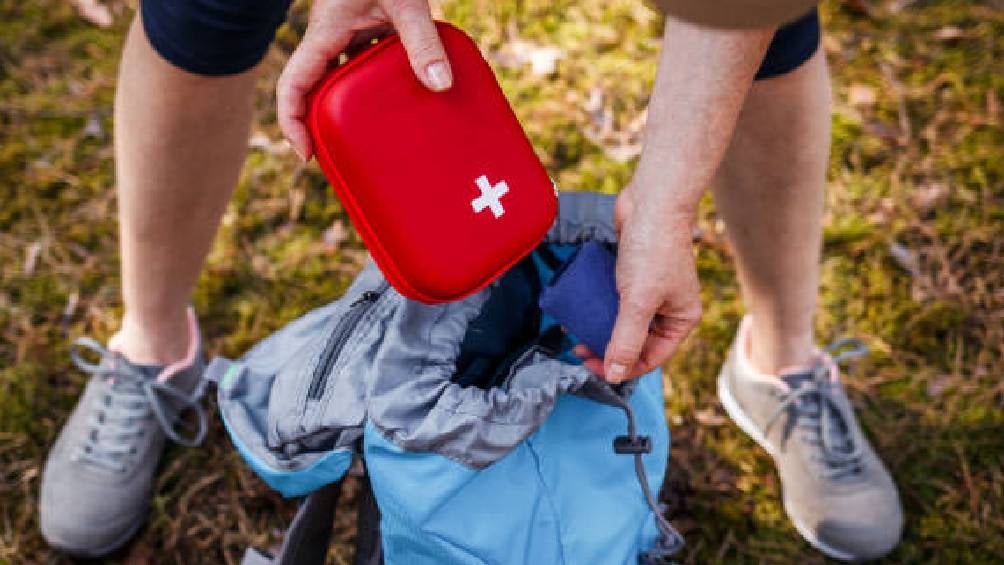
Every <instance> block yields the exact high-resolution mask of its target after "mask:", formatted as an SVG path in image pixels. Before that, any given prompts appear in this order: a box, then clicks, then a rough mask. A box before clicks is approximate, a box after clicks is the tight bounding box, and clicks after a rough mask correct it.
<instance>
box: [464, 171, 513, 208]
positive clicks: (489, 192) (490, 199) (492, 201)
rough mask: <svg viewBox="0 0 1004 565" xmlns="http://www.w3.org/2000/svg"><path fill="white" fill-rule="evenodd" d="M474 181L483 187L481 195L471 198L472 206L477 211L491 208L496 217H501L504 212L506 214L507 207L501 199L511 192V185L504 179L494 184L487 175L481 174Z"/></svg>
mask: <svg viewBox="0 0 1004 565" xmlns="http://www.w3.org/2000/svg"><path fill="white" fill-rule="evenodd" d="M474 182H475V184H477V185H478V188H480V189H481V196H478V197H477V198H475V199H474V200H471V208H474V212H475V213H477V212H480V211H482V210H484V209H485V208H491V210H492V215H494V216H495V218H496V219H498V218H501V217H502V214H505V208H503V207H502V202H501V201H500V199H501V198H502V196H503V195H504V194H505V193H507V192H509V185H508V184H506V183H505V181H504V180H502V181H499V182H498V184H496V185H495V186H492V183H490V182H488V177H487V176H485V175H481V176H480V177H478V178H477V180H475V181H474Z"/></svg>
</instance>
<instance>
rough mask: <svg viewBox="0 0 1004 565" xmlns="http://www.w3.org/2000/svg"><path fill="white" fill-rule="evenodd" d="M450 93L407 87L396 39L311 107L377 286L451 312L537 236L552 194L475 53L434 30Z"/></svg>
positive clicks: (359, 59)
mask: <svg viewBox="0 0 1004 565" xmlns="http://www.w3.org/2000/svg"><path fill="white" fill-rule="evenodd" d="M436 25H437V27H438V29H439V35H440V38H441V39H442V41H443V45H444V46H445V47H446V52H447V54H448V55H449V59H450V64H451V67H452V69H453V87H452V88H450V89H449V90H448V91H446V92H432V91H430V90H428V89H427V88H426V87H425V86H423V85H422V84H421V83H420V82H419V81H418V79H417V78H416V77H415V75H414V73H413V71H412V70H411V66H410V65H409V63H408V58H407V56H406V55H405V51H404V47H403V46H402V45H401V42H400V39H399V38H398V37H397V36H392V37H389V38H387V39H384V40H382V41H380V42H378V43H377V44H376V45H374V46H373V47H370V48H369V49H368V50H366V51H364V52H363V53H361V54H359V55H357V56H356V57H355V58H353V59H351V60H350V61H349V62H348V63H346V64H344V65H342V66H340V67H338V68H336V69H334V70H333V71H331V72H330V73H329V74H328V75H327V76H326V77H325V78H324V79H322V81H321V82H320V84H319V85H318V86H317V87H316V88H315V89H314V92H313V93H312V94H311V98H310V108H309V114H308V120H307V121H308V127H309V129H310V133H311V137H312V139H313V143H314V148H315V153H316V155H317V158H318V161H319V162H320V164H321V168H322V169H323V170H324V173H325V175H327V177H328V180H329V181H331V184H332V186H333V187H334V189H335V192H336V194H337V195H338V198H339V199H340V200H341V202H342V204H343V206H345V208H346V210H347V211H348V213H349V218H351V220H352V223H353V225H355V227H356V230H357V231H358V232H359V234H360V235H361V237H362V239H363V242H364V243H365V244H366V246H367V247H368V248H369V250H370V253H371V254H372V255H373V258H374V260H375V261H376V262H377V265H378V266H379V267H380V269H381V270H382V271H383V273H384V275H385V276H386V277H387V280H388V281H389V282H390V283H391V284H392V285H394V287H395V288H396V289H397V290H398V291H399V292H400V293H401V294H403V295H405V296H407V297H408V298H412V299H415V300H419V301H422V302H426V303H437V302H447V301H451V300H458V299H460V298H463V297H465V296H467V295H469V294H471V293H473V292H476V291H477V290H480V289H481V288H483V287H484V286H486V285H487V284H488V283H490V282H491V281H492V280H494V279H495V278H496V277H498V276H499V275H501V274H502V273H503V272H505V270H506V269H508V268H509V267H510V266H511V265H513V264H514V263H516V262H517V261H519V260H520V259H521V258H522V257H524V256H525V255H526V254H527V253H529V252H530V251H532V250H533V248H534V247H535V246H536V245H537V244H538V243H539V242H540V240H541V239H542V238H543V237H544V235H545V234H546V233H547V230H548V228H550V226H551V224H552V222H553V221H554V217H555V214H556V213H557V208H558V202H557V195H556V193H555V189H554V186H553V184H552V182H551V180H550V179H549V178H548V176H547V172H546V171H545V170H544V167H543V166H542V165H541V163H540V160H539V159H538V158H537V156H536V154H534V152H533V148H532V147H531V146H530V142H529V141H528V140H527V138H526V134H524V132H523V129H522V128H521V127H520V125H519V122H518V121H517V119H516V116H515V114H513V112H512V108H510V107H509V103H508V102H507V101H506V98H505V95H503V93H502V90H501V89H500V88H499V85H498V82H497V81H496V80H495V75H494V74H493V73H492V70H491V68H490V67H489V66H488V63H487V62H485V60H484V58H483V57H482V56H481V53H480V51H479V50H478V47H477V45H476V44H475V43H474V41H473V40H471V38H470V37H468V36H467V35H466V34H465V33H464V32H462V31H460V30H459V29H457V28H455V27H453V26H452V25H449V24H446V23H443V22H437V24H436Z"/></svg>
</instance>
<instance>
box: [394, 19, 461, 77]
mask: <svg viewBox="0 0 1004 565" xmlns="http://www.w3.org/2000/svg"><path fill="white" fill-rule="evenodd" d="M385 11H386V12H387V14H388V15H389V16H390V19H391V22H393V24H394V28H395V29H397V32H398V34H400V35H401V43H402V44H403V45H404V50H405V51H407V52H408V60H409V61H410V62H411V68H412V70H414V71H415V76H417V77H418V80H420V81H422V84H424V85H425V86H426V87H427V88H429V89H430V90H435V91H441V90H447V89H448V88H450V86H452V85H453V73H452V71H451V70H450V63H449V61H448V60H447V59H446V50H445V49H444V48H443V43H442V41H440V39H439V32H438V31H437V30H436V24H435V22H433V21H432V14H431V13H430V12H429V4H428V2H426V1H425V0H398V1H396V2H392V3H391V6H388V7H387V8H386V9H385Z"/></svg>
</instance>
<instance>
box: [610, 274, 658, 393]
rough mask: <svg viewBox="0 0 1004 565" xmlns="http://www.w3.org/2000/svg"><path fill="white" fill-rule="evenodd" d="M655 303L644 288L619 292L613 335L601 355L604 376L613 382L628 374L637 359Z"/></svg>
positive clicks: (645, 338) (622, 378) (623, 378)
mask: <svg viewBox="0 0 1004 565" xmlns="http://www.w3.org/2000/svg"><path fill="white" fill-rule="evenodd" d="M656 308H657V305H656V304H654V303H653V302H652V300H651V298H650V297H649V296H646V294H645V293H644V292H625V293H624V294H622V295H621V303H620V309H619V311H618V312H617V321H616V322H614V331H613V336H612V337H611V338H610V343H609V344H608V345H607V352H606V358H605V359H604V363H603V369H604V376H605V377H606V379H607V380H608V381H610V382H612V383H619V382H622V381H624V380H626V379H627V378H629V376H630V374H631V371H632V369H633V368H634V366H635V365H636V364H637V363H638V359H639V357H640V356H641V353H642V349H643V348H644V346H645V343H646V341H647V340H648V329H649V326H650V325H651V323H652V318H653V317H654V316H655V311H656Z"/></svg>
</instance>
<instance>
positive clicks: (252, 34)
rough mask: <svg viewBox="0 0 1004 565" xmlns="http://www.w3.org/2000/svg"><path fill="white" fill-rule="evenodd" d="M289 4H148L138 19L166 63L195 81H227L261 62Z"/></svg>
mask: <svg viewBox="0 0 1004 565" xmlns="http://www.w3.org/2000/svg"><path fill="white" fill-rule="evenodd" d="M289 3H290V2H289V0H276V1H274V2H268V3H266V4H267V5H268V8H267V9H262V8H261V5H260V4H259V5H258V6H251V7H243V6H240V5H239V4H238V3H235V2H233V1H232V0H223V1H221V0H144V1H142V2H140V19H141V20H142V22H143V30H144V31H145V32H146V36H147V39H148V40H149V41H150V45H151V46H153V48H154V50H155V51H157V53H159V54H160V56H161V57H163V58H164V60H166V61H167V62H169V63H171V64H172V65H174V66H176V67H178V68H180V69H182V70H184V71H188V72H190V73H193V74H197V75H204V76H228V75H236V74H240V73H243V72H245V71H248V70H250V69H252V68H253V67H254V66H255V65H257V64H258V63H259V62H261V60H262V59H263V58H264V57H265V53H266V52H267V51H268V47H269V45H270V44H271V43H272V39H273V38H274V37H275V31H276V29H278V27H279V26H280V25H281V24H282V22H283V20H284V19H285V16H286V10H287V9H288V7H289ZM250 4H252V3H249V5H250Z"/></svg>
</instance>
